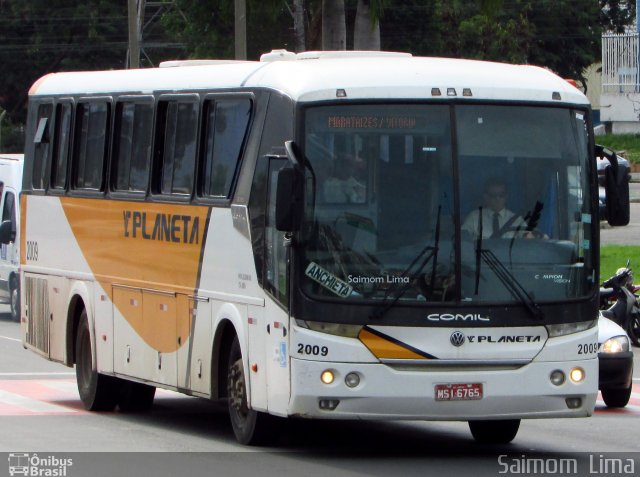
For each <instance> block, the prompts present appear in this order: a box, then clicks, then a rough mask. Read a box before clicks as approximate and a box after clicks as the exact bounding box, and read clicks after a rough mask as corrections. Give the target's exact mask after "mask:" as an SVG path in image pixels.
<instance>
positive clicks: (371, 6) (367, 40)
mask: <svg viewBox="0 0 640 477" xmlns="http://www.w3.org/2000/svg"><path fill="white" fill-rule="evenodd" d="M387 3H388V2H386V1H384V0H358V7H357V10H356V18H355V22H354V25H353V49H354V50H380V19H381V18H382V12H383V9H384V6H385V4H387Z"/></svg>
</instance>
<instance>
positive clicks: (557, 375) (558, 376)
mask: <svg viewBox="0 0 640 477" xmlns="http://www.w3.org/2000/svg"><path fill="white" fill-rule="evenodd" d="M549 379H550V380H551V384H553V385H554V386H562V385H563V384H564V381H565V379H566V376H565V375H564V373H563V372H562V371H560V370H559V369H556V370H555V371H553V372H552V373H551V376H549Z"/></svg>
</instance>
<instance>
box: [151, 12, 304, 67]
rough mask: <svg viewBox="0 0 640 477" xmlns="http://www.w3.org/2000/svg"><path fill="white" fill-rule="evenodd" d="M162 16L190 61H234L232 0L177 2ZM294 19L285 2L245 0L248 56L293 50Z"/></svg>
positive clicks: (165, 25)
mask: <svg viewBox="0 0 640 477" xmlns="http://www.w3.org/2000/svg"><path fill="white" fill-rule="evenodd" d="M176 5H177V7H178V8H177V9H174V10H172V11H170V12H168V13H166V14H164V15H163V16H162V24H163V25H164V27H165V28H166V29H167V31H168V32H170V33H172V34H173V36H174V38H175V39H176V40H178V41H180V42H182V43H185V44H186V45H187V56H188V57H189V58H229V59H231V58H234V55H235V44H234V31H235V16H234V15H235V10H234V2H233V0H206V1H203V0H177V1H176ZM292 25H293V19H292V16H291V14H290V12H289V10H288V8H287V2H286V1H284V0H247V56H248V57H249V58H250V59H257V58H258V57H259V56H260V54H262V53H264V52H267V51H271V50H272V49H274V48H288V49H290V50H294V40H293V34H292Z"/></svg>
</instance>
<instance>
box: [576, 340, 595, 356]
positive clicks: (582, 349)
mask: <svg viewBox="0 0 640 477" xmlns="http://www.w3.org/2000/svg"><path fill="white" fill-rule="evenodd" d="M597 352H598V343H585V344H579V345H578V354H595V353H597Z"/></svg>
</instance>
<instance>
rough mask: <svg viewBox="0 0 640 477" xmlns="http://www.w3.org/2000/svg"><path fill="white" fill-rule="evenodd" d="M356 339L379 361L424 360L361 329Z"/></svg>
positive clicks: (412, 352)
mask: <svg viewBox="0 0 640 477" xmlns="http://www.w3.org/2000/svg"><path fill="white" fill-rule="evenodd" d="M358 339H360V341H362V343H363V344H364V345H365V346H366V347H367V348H368V349H369V351H371V352H372V353H373V354H374V356H375V357H376V358H379V359H425V357H424V356H421V355H419V354H418V353H416V352H414V351H412V350H410V349H408V348H406V347H404V346H402V345H400V344H397V343H394V342H392V341H389V340H386V339H384V338H382V337H381V336H378V335H376V334H374V333H371V331H369V330H367V329H366V328H363V329H362V330H361V331H360V334H359V335H358Z"/></svg>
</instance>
